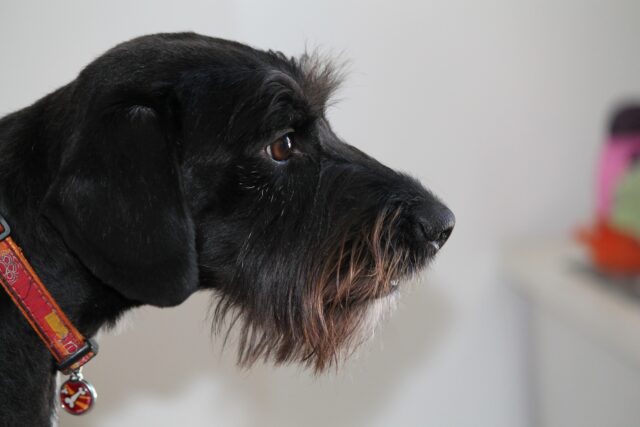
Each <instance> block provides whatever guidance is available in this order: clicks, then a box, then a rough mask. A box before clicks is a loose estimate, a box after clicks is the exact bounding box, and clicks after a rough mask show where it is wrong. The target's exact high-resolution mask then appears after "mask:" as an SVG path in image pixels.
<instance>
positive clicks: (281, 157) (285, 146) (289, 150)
mask: <svg viewBox="0 0 640 427" xmlns="http://www.w3.org/2000/svg"><path fill="white" fill-rule="evenodd" d="M266 151H267V154H268V155H269V156H271V158H272V159H273V160H275V161H276V162H286V161H287V160H289V157H291V154H293V133H288V134H286V135H283V136H281V137H280V138H278V139H276V140H275V141H274V142H272V143H271V144H270V145H268V146H267V148H266Z"/></svg>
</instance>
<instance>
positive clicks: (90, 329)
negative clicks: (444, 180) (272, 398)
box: [0, 33, 454, 426]
mask: <svg viewBox="0 0 640 427" xmlns="http://www.w3.org/2000/svg"><path fill="white" fill-rule="evenodd" d="M338 83H339V74H338V73H336V71H335V70H334V69H333V68H332V67H331V66H330V64H328V63H326V62H325V61H323V60H321V59H320V58H319V57H318V56H313V55H305V56H302V57H301V58H299V59H292V58H288V57H286V56H284V55H283V54H281V53H277V52H271V51H269V52H265V51H260V50H256V49H253V48H250V47H248V46H245V45H242V44H239V43H235V42H231V41H226V40H220V39H215V38H210V37H204V36H200V35H197V34H192V33H184V34H157V35H152V36H146V37H141V38H137V39H134V40H132V41H129V42H126V43H123V44H121V45H118V46H116V47H115V48H113V49H111V50H110V51H108V52H107V53H105V54H104V55H103V56H101V57H99V58H98V59H97V60H95V61H94V62H93V63H91V64H90V65H89V66H87V67H86V68H85V69H84V70H83V71H82V72H81V73H80V75H79V76H78V78H77V79H76V80H74V81H73V82H71V83H69V84H68V85H66V86H64V87H62V88H60V89H58V90H56V91H55V92H53V93H51V94H49V95H47V96H46V97H44V98H42V99H41V100H39V101H38V102H36V103H35V104H33V105H32V106H30V107H27V108H25V109H23V110H20V111H18V112H15V113H13V114H10V115H8V116H6V117H4V118H3V119H2V120H1V121H0V213H1V214H2V215H4V217H5V218H6V219H7V221H8V222H9V223H10V224H11V227H12V233H13V237H14V239H15V241H16V242H18V244H20V245H21V247H22V249H23V251H24V254H25V256H26V257H27V258H28V259H29V261H30V262H31V264H32V265H33V267H34V269H35V271H37V273H38V274H39V275H40V277H41V278H42V281H43V283H44V284H45V285H46V287H47V288H48V290H49V292H50V293H51V294H52V296H53V297H54V298H55V300H56V301H57V302H58V304H59V305H60V306H61V307H62V309H63V310H64V311H65V312H66V314H67V316H68V317H69V319H70V320H71V321H72V322H73V323H74V324H75V325H76V326H77V327H78V329H79V330H80V331H81V332H82V333H83V334H84V335H85V336H87V337H90V336H92V335H94V334H95V333H96V332H97V331H98V329H99V328H101V327H103V326H105V325H111V324H113V323H114V322H116V321H117V319H118V316H120V315H121V314H122V313H123V312H125V311H126V310H128V309H130V308H132V307H136V306H139V305H143V304H149V305H154V306H158V307H167V306H174V305H177V304H180V303H181V302H183V301H184V300H185V299H186V298H187V297H188V296H189V295H191V294H192V293H194V292H196V291H198V290H203V289H211V290H213V291H214V292H215V293H216V294H217V295H219V302H218V305H217V308H216V309H215V322H216V324H217V325H218V326H217V327H218V328H220V327H221V326H220V325H222V324H227V325H228V324H236V325H237V326H238V327H239V330H240V331H241V335H240V342H239V347H240V348H239V361H240V362H241V363H242V364H251V363H253V362H254V361H256V360H258V359H261V358H265V359H270V360H273V361H275V362H277V363H284V362H300V363H302V364H305V365H309V366H310V367H311V368H312V369H315V370H317V371H321V370H323V369H325V368H327V367H329V366H331V365H333V364H335V363H336V362H339V361H340V360H341V358H342V357H344V356H345V355H348V354H349V352H350V351H351V350H352V349H353V348H354V347H355V346H357V345H358V344H359V343H360V342H361V341H362V339H364V338H366V335H367V334H366V331H367V328H369V327H370V325H371V324H373V322H374V321H375V319H374V317H375V315H376V313H377V311H379V310H378V308H379V307H381V306H384V305H385V304H387V303H388V302H389V301H390V300H392V299H393V297H394V295H395V293H396V291H397V289H398V284H399V283H401V282H402V281H403V280H404V279H406V278H408V277H410V276H411V275H413V274H414V273H416V272H418V271H419V270H420V269H421V268H423V267H424V266H425V265H426V264H427V263H428V261H429V260H430V259H432V258H433V256H434V255H435V254H436V252H437V251H438V250H439V249H440V248H441V247H442V245H443V244H444V243H445V241H446V240H447V238H448V237H449V235H450V233H451V230H452V228H453V224H454V217H453V214H452V213H451V212H450V211H449V210H448V209H447V208H446V207H445V206H444V205H443V204H442V203H441V202H439V201H438V200H437V199H436V198H435V196H433V195H432V194H431V193H430V192H428V191H427V190H425V188H424V187H423V186H422V185H421V184H420V183H418V182H417V181H416V180H415V179H412V178H410V177H408V176H406V175H403V174H401V173H398V172H396V171H393V170H391V169H389V168H387V167H385V166H383V165H382V164H380V163H379V162H377V161H376V160H374V159H372V158H371V157H369V156H367V155H366V154H364V153H363V152H361V151H359V150H357V149H356V148H354V147H352V146H350V145H348V144H346V143H345V142H343V141H342V140H341V139H340V138H339V137H338V136H336V135H335V133H334V132H333V131H332V129H331V126H330V125H329V123H328V122H327V119H326V117H325V107H326V105H327V101H328V100H329V97H330V95H331V93H332V92H333V91H334V89H335V88H336V86H337V85H338ZM225 319H226V320H227V321H226V322H225ZM363 331H364V333H363ZM54 378H55V365H54V363H53V359H52V357H51V355H50V354H49V352H48V351H47V348H46V347H45V346H44V345H43V343H42V342H41V341H40V340H39V339H38V336H37V335H36V334H35V333H34V331H33V330H32V329H31V328H30V327H29V324H28V323H27V322H26V321H25V319H24V318H23V317H22V316H21V314H20V312H19V311H18V310H17V309H16V307H15V306H14V304H12V302H11V300H10V299H9V298H8V297H7V295H5V294H4V293H3V292H0V425H3V426H4V425H28V426H38V425H49V423H50V419H51V414H52V412H53V409H54V408H53V393H54V391H53V390H54V382H55V379H54Z"/></svg>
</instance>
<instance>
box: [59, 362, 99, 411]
mask: <svg viewBox="0 0 640 427" xmlns="http://www.w3.org/2000/svg"><path fill="white" fill-rule="evenodd" d="M97 397H98V395H97V394H96V391H95V389H94V388H93V386H92V385H91V384H90V383H89V382H87V381H85V380H84V379H83V378H82V374H80V373H75V372H74V373H72V374H71V377H70V378H69V379H68V380H67V381H65V382H64V383H62V385H61V386H60V404H61V405H62V407H63V408H64V409H65V411H67V412H68V413H70V414H72V415H82V414H84V413H86V412H87V411H88V410H89V409H91V407H92V406H93V402H95V400H96V398H97Z"/></svg>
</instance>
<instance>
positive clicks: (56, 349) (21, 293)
mask: <svg viewBox="0 0 640 427" xmlns="http://www.w3.org/2000/svg"><path fill="white" fill-rule="evenodd" d="M0 284H2V287H3V288H4V290H5V291H6V292H7V294H9V297H10V298H11V300H12V301H13V303H14V304H15V305H16V306H17V307H18V309H19V310H20V312H21V313H22V315H23V316H24V317H25V319H26V320H27V322H29V324H30V325H31V327H32V328H33V330H34V331H35V332H36V334H37V335H38V336H39V337H40V339H41V340H42V342H43V343H44V344H45V346H46V347H47V349H49V351H50V352H51V354H52V356H53V357H54V359H55V360H56V362H57V363H56V368H57V369H58V370H59V371H60V372H62V373H63V374H65V375H71V377H70V378H69V379H68V380H67V381H65V382H64V383H63V384H62V387H61V388H60V404H61V405H62V407H63V408H65V410H67V412H69V413H71V414H73V415H81V414H83V413H85V412H87V411H88V410H89V409H90V408H91V406H92V405H93V402H94V401H95V398H96V393H95V390H94V389H93V386H92V385H91V384H89V383H88V382H87V381H86V380H84V379H83V378H82V374H81V372H80V369H81V368H82V366H83V365H85V364H86V363H87V362H88V361H89V360H91V359H92V358H93V357H94V356H95V355H96V354H98V346H97V344H96V343H95V342H94V341H93V340H90V339H89V340H87V339H85V337H84V336H82V334H81V333H80V332H79V331H78V330H77V329H76V327H75V326H74V325H73V323H71V321H70V320H69V319H68V318H67V316H66V315H65V314H64V312H63V311H62V309H61V308H60V307H59V306H58V304H57V303H56V301H55V299H54V298H53V297H52V296H51V294H50V293H49V292H48V291H47V289H46V287H45V286H44V284H43V283H42V281H41V280H40V278H39V277H38V275H37V274H36V272H35V271H34V269H33V268H32V267H31V264H30V263H29V261H27V259H26V258H25V256H24V255H23V253H22V250H21V249H20V247H18V245H17V244H16V243H15V242H14V241H13V239H12V238H11V236H10V228H9V225H8V224H7V222H6V220H5V219H4V218H3V217H2V216H1V215H0Z"/></svg>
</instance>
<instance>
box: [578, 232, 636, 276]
mask: <svg viewBox="0 0 640 427" xmlns="http://www.w3.org/2000/svg"><path fill="white" fill-rule="evenodd" d="M578 239H579V240H581V241H582V242H584V243H585V244H586V245H587V246H588V247H589V249H590V251H591V258H592V260H593V263H594V264H595V265H596V267H598V269H600V270H601V271H603V272H605V273H609V274H612V275H616V276H621V275H624V276H627V275H638V274H640V241H638V240H637V239H635V238H633V237H631V236H629V235H628V234H625V233H623V232H621V231H618V230H616V229H615V228H613V227H611V226H610V225H609V224H607V223H606V222H605V221H603V220H600V221H598V222H597V223H596V225H595V227H594V228H593V229H591V230H587V229H581V230H579V231H578Z"/></svg>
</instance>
